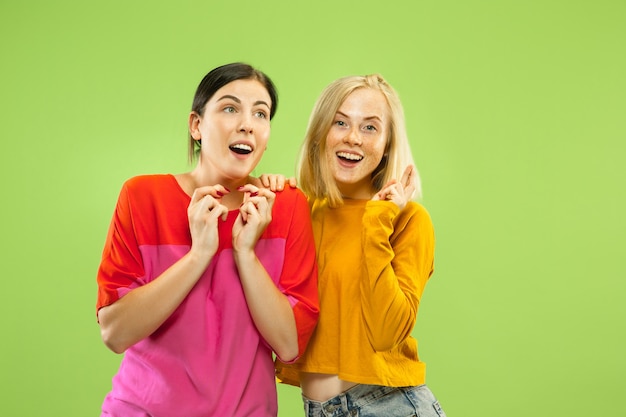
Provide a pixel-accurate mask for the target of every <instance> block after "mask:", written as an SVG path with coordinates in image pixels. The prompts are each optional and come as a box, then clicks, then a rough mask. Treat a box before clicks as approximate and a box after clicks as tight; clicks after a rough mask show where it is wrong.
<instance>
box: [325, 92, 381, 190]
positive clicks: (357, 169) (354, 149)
mask: <svg viewBox="0 0 626 417" xmlns="http://www.w3.org/2000/svg"><path fill="white" fill-rule="evenodd" d="M388 132H389V106H388V105H387V100H386V99H385V96H384V95H383V93H381V92H380V91H378V90H373V89H370V88H359V89H358V90H355V91H353V92H352V93H351V94H350V95H349V96H348V97H346V99H345V100H344V102H343V103H342V104H341V106H339V109H338V110H337V113H336V114H335V118H334V120H333V124H332V126H331V128H330V131H329V132H328V136H327V137H326V155H325V156H326V159H327V162H328V166H329V168H330V170H331V172H332V175H333V178H334V179H335V181H336V183H337V186H338V187H339V190H340V191H341V193H342V195H343V196H344V197H346V198H354V199H370V198H371V197H372V196H373V195H374V192H375V191H374V190H373V189H372V185H371V177H372V172H374V170H375V169H376V167H377V166H378V164H379V163H380V161H381V159H382V158H383V154H384V152H385V148H386V145H387V137H388Z"/></svg>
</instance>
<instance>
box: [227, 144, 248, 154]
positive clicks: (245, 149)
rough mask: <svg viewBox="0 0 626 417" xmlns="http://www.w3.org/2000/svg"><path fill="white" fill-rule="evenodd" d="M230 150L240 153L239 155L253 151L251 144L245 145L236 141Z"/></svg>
mask: <svg viewBox="0 0 626 417" xmlns="http://www.w3.org/2000/svg"><path fill="white" fill-rule="evenodd" d="M229 148H230V150H231V151H233V152H235V153H237V154H239V155H247V154H249V153H251V152H252V147H251V146H250V145H245V144H243V143H236V144H234V145H231V146H229Z"/></svg>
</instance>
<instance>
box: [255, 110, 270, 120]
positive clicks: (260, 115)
mask: <svg viewBox="0 0 626 417" xmlns="http://www.w3.org/2000/svg"><path fill="white" fill-rule="evenodd" d="M254 115H255V116H256V117H258V118H259V119H267V113H265V112H264V111H260V110H259V111H257V112H256V113H254Z"/></svg>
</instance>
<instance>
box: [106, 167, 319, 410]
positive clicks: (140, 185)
mask: <svg viewBox="0 0 626 417" xmlns="http://www.w3.org/2000/svg"><path fill="white" fill-rule="evenodd" d="M189 202H190V197H189V196H188V195H187V194H186V193H185V192H184V191H183V190H182V189H181V188H180V186H179V185H178V182H177V180H176V179H175V178H174V177H173V176H172V175H146V176H138V177H135V178H132V179H130V180H128V181H127V182H126V183H125V184H124V186H123V188H122V190H121V192H120V195H119V199H118V202H117V206H116V208H115V213H114V215H113V219H112V221H111V225H110V229H109V233H108V236H107V240H106V244H105V248H104V251H103V255H102V262H101V264H100V268H99V270H98V276H97V281H98V298H97V305H96V307H97V309H100V308H101V307H104V306H107V305H109V304H112V303H114V302H115V301H117V300H118V299H120V298H121V297H123V296H124V295H126V294H127V293H128V292H130V291H132V290H133V289H134V288H137V287H140V286H142V285H144V284H146V283H148V282H150V281H152V280H153V279H155V278H157V277H158V276H159V275H160V274H161V273H162V272H163V271H165V270H166V269H167V268H168V267H169V266H170V265H172V264H173V263H175V262H176V261H177V260H178V259H180V258H181V257H182V256H183V255H184V254H186V253H187V252H188V251H189V249H190V247H191V235H190V232H189V224H188V219H187V206H188V205H189ZM237 214H238V211H237V210H235V211H231V212H229V213H228V218H227V220H226V221H223V222H222V221H220V222H219V237H220V246H219V249H218V251H217V253H216V254H215V255H214V257H213V259H212V261H211V263H210V264H209V266H208V267H207V269H206V271H205V272H204V274H203V275H202V277H201V278H200V279H199V280H198V282H197V284H196V285H195V287H194V288H193V289H192V290H191V292H190V293H189V294H188V296H187V297H186V299H185V300H184V301H183V302H182V303H181V304H180V306H179V307H178V308H177V310H176V311H175V312H174V313H173V314H172V315H171V316H170V317H169V318H168V320H167V321H165V323H163V325H162V326H161V327H160V328H159V329H158V330H157V331H155V332H154V333H153V334H152V335H150V336H149V337H147V338H146V339H144V340H141V341H140V342H138V343H136V344H135V345H133V346H131V347H130V348H129V349H128V350H127V351H126V352H125V353H124V358H123V359H122V362H121V365H120V368H119V371H118V372H117V374H116V375H115V377H114V378H113V381H112V390H111V391H110V392H109V393H108V394H107V396H106V398H105V400H104V404H103V406H102V408H103V415H113V416H124V417H134V416H142V417H143V416H154V417H158V416H167V417H171V416H185V417H195V416H198V417H200V416H203V417H204V416H276V415H277V399H276V384H275V373H274V362H273V355H272V350H271V348H270V347H269V346H268V345H267V343H266V342H265V341H264V340H263V338H262V337H261V335H260V334H259V332H258V330H257V329H256V327H255V325H254V323H253V321H252V318H251V316H250V313H249V310H248V307H247V304H246V299H245V297H244V294H243V290H242V288H241V284H240V281H239V276H238V273H237V268H236V266H235V263H234V259H233V256H232V233H231V230H232V226H233V223H234V221H235V219H236V217H237ZM256 253H257V256H258V258H259V260H260V261H261V263H262V264H263V265H264V267H265V269H266V270H267V272H268V274H269V275H270V277H271V278H272V280H273V281H274V283H275V284H276V286H277V288H279V289H280V291H281V292H282V293H283V294H285V296H286V297H287V298H288V299H289V301H290V303H291V306H292V308H293V313H294V316H295V320H296V326H297V329H298V344H299V354H300V355H301V354H302V353H303V352H304V349H305V347H306V345H307V342H308V340H309V338H310V336H311V334H312V332H313V330H314V328H315V325H316V323H317V317H318V312H319V303H318V293H317V264H316V258H315V246H314V241H313V234H312V228H311V220H310V212H309V206H308V203H307V201H306V198H305V196H304V194H303V193H302V192H301V191H300V190H297V189H291V188H290V187H287V189H285V190H284V191H282V192H278V193H277V194H276V201H275V204H274V207H273V212H272V222H271V223H270V224H269V226H268V227H267V229H266V230H265V231H264V233H263V235H262V236H261V238H260V239H259V241H258V243H257V245H256Z"/></svg>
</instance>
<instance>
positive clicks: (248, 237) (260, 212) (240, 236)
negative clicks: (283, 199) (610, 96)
mask: <svg viewBox="0 0 626 417" xmlns="http://www.w3.org/2000/svg"><path fill="white" fill-rule="evenodd" d="M238 191H241V192H243V193H244V197H243V203H242V204H241V207H240V208H239V215H238V216H237V219H236V220H235V224H234V225H233V249H234V250H235V252H244V251H248V252H250V251H254V247H255V246H256V242H257V241H258V240H259V237H261V234H262V233H263V231H264V230H265V228H266V227H267V225H268V224H269V223H270V222H271V221H272V207H273V206H274V200H275V198H276V194H274V193H273V192H272V191H270V190H268V189H266V188H258V187H255V186H254V185H252V184H246V185H244V186H242V187H239V188H238Z"/></svg>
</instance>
